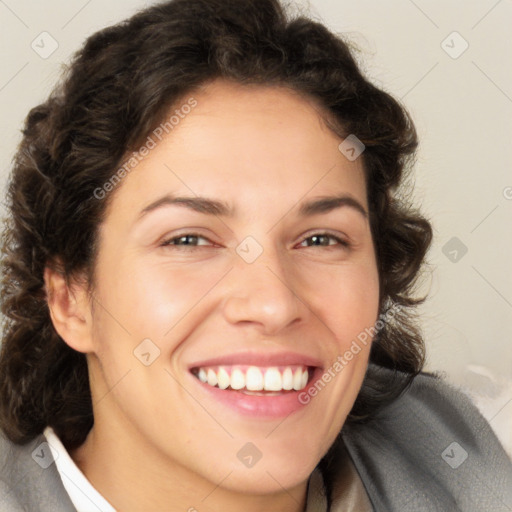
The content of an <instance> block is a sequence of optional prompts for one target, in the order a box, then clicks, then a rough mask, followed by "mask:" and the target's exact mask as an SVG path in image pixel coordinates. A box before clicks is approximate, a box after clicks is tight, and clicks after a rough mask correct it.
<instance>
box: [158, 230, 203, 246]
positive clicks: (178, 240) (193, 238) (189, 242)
mask: <svg viewBox="0 0 512 512" xmlns="http://www.w3.org/2000/svg"><path fill="white" fill-rule="evenodd" d="M205 242H206V243H205ZM162 245H163V246H173V245H175V246H184V247H197V246H203V245H212V243H211V242H210V241H209V240H208V239H207V238H205V237H204V236H200V235H196V234H194V233H187V234H185V235H180V236H176V237H174V238H170V239H168V240H165V241H164V242H163V243H162Z"/></svg>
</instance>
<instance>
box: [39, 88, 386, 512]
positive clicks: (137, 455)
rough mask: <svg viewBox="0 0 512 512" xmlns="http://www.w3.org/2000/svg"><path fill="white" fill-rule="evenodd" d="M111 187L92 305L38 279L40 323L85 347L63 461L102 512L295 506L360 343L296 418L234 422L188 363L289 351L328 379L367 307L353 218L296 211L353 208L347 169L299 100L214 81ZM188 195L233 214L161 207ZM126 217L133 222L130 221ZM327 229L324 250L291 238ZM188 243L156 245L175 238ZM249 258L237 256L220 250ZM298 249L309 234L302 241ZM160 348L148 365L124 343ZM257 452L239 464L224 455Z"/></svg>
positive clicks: (366, 276) (361, 227) (343, 409)
mask: <svg viewBox="0 0 512 512" xmlns="http://www.w3.org/2000/svg"><path fill="white" fill-rule="evenodd" d="M194 97H195V98H196V100H197V103H198V104H197V107H195V108H194V109H193V110H192V112H191V113H190V114H188V115H187V116H186V117H185V118H184V119H182V120H180V123H179V125H177V126H176V127H175V128H174V130H173V131H172V132H170V133H169V135H166V136H165V137H164V138H163V140H162V141H161V142H160V143H159V144H158V145H157V146H156V147H155V148H154V149H152V150H151V151H150V153H149V154H148V155H147V156H146V157H145V158H144V159H143V161H142V162H141V163H140V164H139V165H138V166H137V167H136V168H135V169H134V170H133V171H132V172H131V173H130V174H129V175H128V176H127V177H125V178H124V180H123V182H122V183H121V184H120V185H119V186H118V188H117V190H116V191H115V195H114V197H113V198H112V202H111V204H110V206H109V208H108V210H107V214H106V217H105V220H104V222H103V223H102V225H101V226H100V244H99V252H98V259H97V261H96V267H95V268H96V279H95V283H94V287H93V294H92V298H91V297H90V296H89V295H88V293H87V289H86V286H85V285H84V284H81V283H80V282H78V281H77V282H74V283H71V284H70V285H69V286H67V285H66V283H65V281H64V279H63V278H62V276H60V275H59V274H57V273H55V272H53V271H51V270H50V269H47V270H46V272H45V279H46V285H47V289H48V291H49V305H50V310H51V314H52V320H53V323H54V325H55V327H56V329H57V331H58V332H59V334H60V335H61V337H62V338H63V339H64V340H65V341H66V343H68V344H69V345H70V346H71V347H73V348H74V349H76V350H78V351H81V352H84V353H86V354H87V360H88V365H89V372H90V381H91V392H92V397H93V404H94V407H93V408H94V417H95V423H94V427H93V429H92V430H91V432H90V434H89V436H88V437H87V440H86V441H85V443H84V444H83V445H82V446H81V447H80V448H79V449H78V450H76V451H74V452H73V453H72V454H71V456H72V458H73V459H74V460H75V462H76V463H77V465H78V466H79V467H80V469H81V470H82V471H83V472H84V473H85V475H86V477H87V478H88V479H89V480H90V482H91V483H92V484H93V485H94V487H95V488H96V489H98V491H99V492H100V493H101V494H102V495H103V496H104V497H105V498H106V499H107V500H108V501H109V502H110V503H111V504H112V505H113V506H114V507H115V508H116V510H119V511H127V510H130V511H143V510H144V511H147V510H155V511H156V510H158V511H160V510H171V511H174V510H176V511H185V510H190V509H192V507H194V508H195V509H197V510H200V511H219V510H223V511H227V512H230V511H235V510H237V511H239V510H245V511H249V512H251V511H260V510H268V511H272V510H275V511H300V510H303V509H304V506H305V500H306V490H307V483H308V478H309V476H310V474H311V473H312V471H313V470H314V468H315V466H316V465H317V464H318V462H319V461H320V459H321V457H322V456H323V455H324V454H325V452H326V451H327V450H328V448H329V446H330V445H331V444H332V442H333V441H334V439H335V437H336V435H337V434H338V432H339V431H340V429H341V427H342V425H343V423H344V421H345V419H346V417H347V414H348V413H349V411H350V409H351V407H352V405H353V403H354V401H355V398H356V396H357V393H358V391H359V389H360V387H361V383H362V380H363V377H364V373H365V370H366V367H367V363H368V355H369V350H370V344H368V345H367V346H366V347H363V348H362V350H361V352H360V353H359V354H357V355H356V356H355V357H354V358H353V359H352V360H351V361H350V363H349V364H348V365H347V366H346V367H345V368H344V369H343V371H342V372H340V373H338V374H337V375H336V377H335V378H334V379H332V380H331V382H329V384H328V385H327V386H325V388H324V389H323V390H322V391H321V392H319V393H318V394H317V395H316V396H315V397H314V398H312V400H311V402H310V403H309V404H308V405H307V406H305V407H303V408H302V409H301V410H300V411H298V412H295V413H293V414H291V415H290V416H288V417H287V418H286V419H284V420H283V419H282V418H280V419H268V418H254V417H252V418H249V417H246V416H244V415H242V414H239V413H237V412H236V411H234V410H232V409H228V408H227V407H226V406H225V405H223V404H221V403H218V402H216V401H213V400H212V399H205V397H204V395H203V394H200V393H199V387H198V382H197V381H196V380H195V377H193V376H192V375H191V374H190V372H189V371H188V365H189V364H191V363H192V362H197V361H199V360H205V359H209V358H212V357H216V356H218V355H220V354H230V353H232V352H234V351H235V350H240V349H247V350H251V351H253V352H255V353H262V352H266V353H269V352H270V353H272V352H281V351H296V352H299V353H301V354H307V355H310V356H312V357H315V358H316V359H318V360H319V361H321V363H322V366H323V367H324V368H325V369H327V368H329V367H331V366H332V364H333V362H334V361H335V360H336V358H337V357H338V356H339V355H342V354H344V352H345V351H346V350H347V349H348V348H349V347H350V344H351V343H352V341H353V340H354V339H356V337H357V335H358V334H359V333H360V332H362V331H363V330H364V329H365V328H367V327H370V326H372V325H373V324H374V323H375V321H376V319H377V315H378V294H379V288H378V273H377V265H376V260H375V253H374V245H373V241H372V237H371V233H370V227H369V221H368V218H367V217H365V216H364V215H363V214H361V213H360V212H359V211H357V210H356V209H355V208H352V207H350V206H343V207H339V208H336V209H333V210H331V211H328V212H325V213H320V214H315V215H313V216H307V217H304V216H302V217H301V216H300V215H299V213H298V210H299V207H300V205H301V204H302V203H303V202H305V201H308V200H311V199H316V198H319V197H323V196H333V195H341V194H343V195H348V196H350V197H351V198H353V199H355V200H357V201H358V202H359V203H360V204H361V205H362V206H363V208H364V209H365V210H366V211H367V210H368V205H367V201H366V187H365V178H364V173H363V168H362V159H361V158H358V159H357V160H355V161H353V162H351V161H349V160H347V159H346V158H345V157H344V156H343V155H342V154H341V152H340V151H339V150H338V145H339V144H340V142H341V141H342V139H340V137H339V136H337V135H336V134H335V133H333V132H332V131H331V130H329V129H328V128H327V127H326V125H325V124H324V121H323V118H322V115H321V114H322V112H321V110H320V109H319V107H318V106H316V105H315V104H314V103H313V102H312V101H310V100H307V99H305V98H304V97H301V96H299V95H298V94H296V93H294V92H292V91H290V90H289V89H286V88H278V87H269V86H267V87H265V86H240V85H235V84H231V83H228V82H223V81H216V82H213V83H211V84H209V85H208V86H206V87H204V88H203V89H201V90H200V91H198V93H197V94H194ZM165 194H175V195H179V196H187V197H195V196H203V197H207V198H210V199H216V200H219V201H223V202H225V203H227V204H228V205H230V206H231V207H233V209H234V212H233V215H232V216H229V217H225V216H220V215H219V216H216V215H207V214H204V213H198V212H195V211H192V210H190V209H188V208H186V207H184V206H179V205H168V206H164V207H161V208H157V209H155V210H153V211H151V212H148V213H147V214H145V215H142V217H141V211H142V210H143V209H144V208H145V207H146V206H147V205H149V204H150V203H152V202H154V201H156V200H158V199H159V198H161V197H162V196H163V195H165ZM140 217H141V218H140ZM326 231H327V232H328V233H329V234H330V235H333V236H335V237H339V238H340V239H342V240H343V241H348V242H349V243H350V246H349V247H346V246H344V245H342V244H340V243H338V242H337V241H336V240H335V239H332V238H327V239H325V238H323V239H322V240H324V243H325V241H326V240H327V241H328V243H329V245H314V243H313V244H312V242H313V241H312V239H310V238H308V237H311V236H312V235H314V234H321V233H325V232H326ZM190 232H192V233H198V234H200V235H201V236H202V237H204V239H202V238H201V239H199V240H200V242H199V243H200V244H201V245H196V246H183V245H181V246H180V245H167V246H165V245H162V243H163V242H164V241H166V240H169V239H171V238H173V237H178V236H179V235H183V234H186V233H190ZM247 236H251V237H253V238H254V239H255V240H256V241H257V243H258V244H259V245H260V246H261V248H262V249H263V252H262V254H261V255H260V256H259V257H258V258H257V259H256V261H254V262H253V263H251V264H249V263H247V262H246V261H244V259H243V258H241V257H240V256H239V255H238V254H237V252H236V250H235V249H236V247H237V246H238V244H239V243H240V242H241V241H242V240H244V239H245V238H246V237H247ZM308 240H309V241H308ZM146 338H149V339H151V340H152V342H153V343H154V344H155V345H156V346H158V348H159V349H160V355H159V357H158V358H157V359H156V360H155V361H154V362H153V363H152V364H151V365H149V366H145V365H143V364H141V362H140V361H139V360H138V359H137V358H136V357H134V353H133V351H134V349H135V348H136V347H137V346H138V345H139V344H140V343H141V341H142V340H144V339H146ZM247 442H252V443H254V444H255V445H256V446H257V448H258V449H259V451H260V452H261V453H262V458H261V460H260V461H259V462H258V463H257V464H256V465H254V466H253V467H252V468H247V467H245V466H244V465H243V464H242V463H241V461H240V460H239V459H238V458H237V456H236V455H237V452H238V451H239V450H240V449H241V448H242V446H244V445H245V444H246V443H247Z"/></svg>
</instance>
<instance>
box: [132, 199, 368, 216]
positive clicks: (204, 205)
mask: <svg viewBox="0 0 512 512" xmlns="http://www.w3.org/2000/svg"><path fill="white" fill-rule="evenodd" d="M173 205H178V206H183V207H185V208H188V209H190V210H193V211H196V212H198V213H204V214H207V215H215V216H223V217H232V216H233V215H234V210H233V208H232V207H230V206H229V205H228V204H227V203H225V202H223V201H218V200H215V199H208V198H206V197H179V196H173V195H165V196H163V197H161V198H160V199H157V200H156V201H154V202H152V203H150V204H149V205H148V206H146V207H145V208H144V209H143V210H142V211H141V212H140V215H139V219H140V218H141V217H144V216H145V215H147V214H148V213H150V212H152V211H154V210H157V209H159V208H162V207H165V206H173ZM341 207H349V208H352V209H354V210H355V211H357V212H359V213H360V214H361V215H362V216H363V217H364V218H365V219H366V218H367V217H368V212H367V211H366V209H365V208H364V206H363V205H362V204H361V203H360V202H359V201H358V200H357V199H354V198H353V197H351V196H348V195H340V196H329V197H320V198H317V199H313V200H310V201H307V202H305V203H303V204H302V205H301V206H300V208H299V212H298V213H299V215H300V216H301V217H308V216H312V215H318V214H322V213H328V212H330V211H332V210H335V209H337V208H341Z"/></svg>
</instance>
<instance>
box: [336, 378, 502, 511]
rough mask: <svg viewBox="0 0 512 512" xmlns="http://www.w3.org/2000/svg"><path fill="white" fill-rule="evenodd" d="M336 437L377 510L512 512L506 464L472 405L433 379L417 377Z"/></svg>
mask: <svg viewBox="0 0 512 512" xmlns="http://www.w3.org/2000/svg"><path fill="white" fill-rule="evenodd" d="M379 371H381V370H379ZM386 372H389V373H391V372H390V371H389V370H382V374H383V378H385V374H386ZM342 439H343V441H344V443H345V445H346V447H347V450H348V451H349V454H350V456H351V457H352V459H353V461H354V463H355V465H356V468H357V469H358V471H359V473H360V476H361V478H362V479H363V482H364V484H365V486H366V488H367V491H368V493H369V495H370V498H371V499H372V501H373V503H374V506H376V510H381V509H382V510H415V511H416V510H417V511H427V510H429V511H430V510H432V511H434V510H444V511H451V510H453V511H473V510H474V511H476V510H493V511H496V512H497V511H501V510H503V511H506V510H507V511H508V510H510V509H512V463H511V461H510V459H509V458H508V456H507V454H506V453H505V451H504V449H503V447H502V446H501V444H500V442H499V441H498V439H497V438H496V436H495V434H494V432H493V431H492V429H491V428H490V426H489V424H488V423H487V421H486V420H485V419H484V417H483V416H482V415H481V414H480V412H479V411H478V410H477V408H476V407H475V406H474V405H473V404H472V403H471V401H470V400H469V399H468V398H467V397H466V396H465V395H464V394H462V393H461V392H459V391H457V390H456V389H455V388H454V387H452V386H450V385H448V384H447V383H445V382H444V381H443V380H441V379H440V378H439V377H436V376H434V375H431V374H425V373H422V374H420V375H418V376H417V377H416V378H415V379H414V381H413V382H412V384H411V386H410V387H409V388H408V389H407V390H406V391H405V392H404V393H403V394H402V395H401V396H400V397H399V398H398V399H397V400H395V401H394V402H393V403H392V404H390V405H389V406H387V407H385V408H384V409H382V410H381V411H380V412H379V413H378V415H377V416H376V417H375V418H374V419H373V420H371V421H369V422H368V423H366V424H362V425H351V426H348V425H347V427H346V428H344V429H343V432H342Z"/></svg>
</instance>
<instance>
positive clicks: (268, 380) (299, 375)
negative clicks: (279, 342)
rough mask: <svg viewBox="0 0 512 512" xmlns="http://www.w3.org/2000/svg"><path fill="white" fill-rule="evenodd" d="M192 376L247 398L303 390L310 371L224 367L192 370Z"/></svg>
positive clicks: (288, 368)
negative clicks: (245, 395) (253, 395)
mask: <svg viewBox="0 0 512 512" xmlns="http://www.w3.org/2000/svg"><path fill="white" fill-rule="evenodd" d="M192 374H193V375H194V376H195V377H197V378H198V379H199V380H200V381H201V382H203V383H204V384H207V385H209V386H211V387H215V388H219V389H222V390H225V389H230V390H235V391H241V392H243V393H246V394H270V393H282V392H283V391H301V390H303V389H304V388H305V387H306V386H307V383H308V380H309V376H310V371H309V369H308V367H307V366H305V365H290V366H270V367H259V366H248V365H229V366H227V365H223V366H202V367H198V368H194V369H192ZM258 392H259V393H258Z"/></svg>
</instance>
